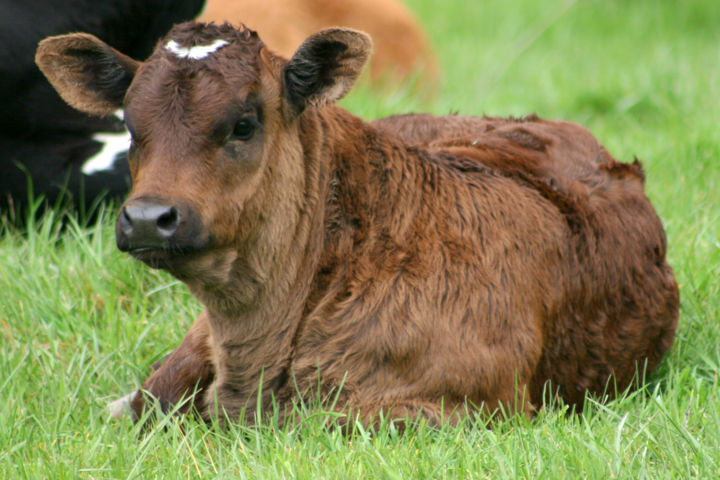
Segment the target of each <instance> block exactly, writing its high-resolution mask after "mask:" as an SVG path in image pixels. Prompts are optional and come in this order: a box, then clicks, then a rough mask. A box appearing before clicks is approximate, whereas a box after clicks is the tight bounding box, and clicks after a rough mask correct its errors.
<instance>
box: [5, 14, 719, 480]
mask: <svg viewBox="0 0 720 480" xmlns="http://www.w3.org/2000/svg"><path fill="white" fill-rule="evenodd" d="M408 3H409V4H410V6H411V7H412V9H413V10H414V11H415V12H416V14H417V15H418V16H419V18H420V19H421V21H422V23H423V24H424V25H425V27H426V29H427V32H428V35H429V37H430V39H431V41H432V43H433V44H434V45H435V48H436V50H437V55H438V58H439V61H440V64H441V65H442V71H443V77H444V79H443V82H442V86H441V88H440V89H439V91H438V92H437V94H436V95H435V96H433V97H424V96H422V95H418V94H417V92H416V91H414V90H413V89H412V88H408V90H407V91H404V92H394V93H393V92H388V93H383V94H378V93H376V92H373V91H370V90H369V89H368V88H366V87H363V86H359V88H356V89H355V91H354V92H353V93H352V94H351V95H350V96H349V97H348V98H347V99H345V100H343V102H342V105H343V106H344V107H346V108H347V109H349V110H350V111H352V112H354V113H355V114H357V115H360V116H362V117H364V118H366V119H372V118H377V117H381V116H385V115H389V114H393V113H403V112H409V111H425V112H431V113H436V114H445V113H448V112H459V113H462V114H470V115H480V114H483V113H486V114H488V115H502V116H506V115H523V114H526V113H530V112H536V113H537V114H538V115H540V116H541V117H546V118H556V119H566V120H572V121H575V122H578V123H581V124H583V125H585V126H587V127H588V128H589V129H590V130H591V131H592V132H593V133H594V134H595V135H596V136H597V137H598V139H599V140H600V141H601V142H602V143H603V144H604V145H605V146H606V147H607V148H608V150H609V151H610V152H611V153H612V154H613V155H614V156H615V157H616V158H618V159H619V160H623V161H632V159H633V157H635V156H637V157H638V158H639V159H640V160H642V161H643V163H644V166H645V169H646V172H647V184H646V190H647V192H648V195H649V197H650V198H651V200H652V202H653V204H654V205H655V207H656V209H657V211H658V213H659V215H660V217H661V218H662V219H663V221H664V223H665V227H666V230H667V234H668V244H669V262H670V264H671V265H672V266H673V267H674V269H675V272H676V275H677V280H678V283H679V284H680V288H681V300H682V306H681V317H680V324H679V329H678V334H677V337H676V341H675V345H674V346H673V348H672V349H671V351H670V353H669V355H668V356H667V357H666V359H665V360H664V361H663V363H662V364H661V366H660V368H659V369H658V370H657V371H656V372H655V373H654V374H653V375H652V376H651V377H650V378H649V379H648V381H647V382H646V383H645V384H644V385H643V387H642V388H641V389H640V390H638V391H636V392H633V393H632V394H629V395H624V396H621V398H619V399H617V400H614V401H611V402H603V401H602V399H597V398H590V399H588V400H587V406H586V408H585V413H584V414H583V416H582V417H578V416H573V415H569V416H568V415H567V414H566V409H565V408H564V407H563V406H562V405H550V406H547V407H546V408H544V409H543V410H542V411H541V412H540V413H539V415H538V416H537V417H536V418H534V419H533V420H527V419H525V418H524V417H523V418H520V417H512V418H509V419H506V420H499V421H496V422H494V423H493V425H492V428H491V429H488V428H486V424H485V422H484V420H483V419H481V418H477V419H474V420H468V421H467V422H466V423H464V424H463V425H461V426H459V427H455V428H452V427H443V428H441V429H433V428H430V427H427V426H426V425H424V424H422V423H419V424H417V425H414V426H413V428H411V429H410V430H409V431H408V432H406V433H405V434H403V435H399V434H397V432H395V431H394V430H393V429H392V428H387V427H384V428H382V429H381V431H380V432H379V433H378V434H376V435H369V434H367V432H364V431H362V430H359V431H358V432H357V433H356V435H354V436H353V437H351V438H347V437H344V436H342V435H341V434H340V432H338V431H337V430H334V429H331V428H330V429H329V428H326V427H325V426H324V421H325V420H326V417H325V416H324V415H323V414H322V413H317V414H312V415H309V416H308V415H304V413H305V412H303V411H302V410H303V407H302V406H300V407H298V410H299V411H298V412H297V413H298V418H301V420H300V421H298V422H297V423H295V424H293V425H287V426H283V427H277V426H276V425H273V420H272V415H271V417H270V419H269V420H268V421H267V422H265V423H263V424H261V425H259V426H253V427H248V426H246V425H234V426H232V427H230V428H228V429H226V430H219V429H216V428H213V427H207V426H205V425H204V424H199V423H197V422H195V421H194V420H192V419H185V420H182V421H178V420H176V419H172V418H169V419H165V420H163V421H162V422H161V423H160V424H159V425H158V426H156V427H155V428H153V429H151V430H149V431H147V432H144V433H141V432H140V429H139V428H138V427H136V426H133V425H132V424H131V422H130V421H129V420H125V421H111V420H109V419H108V417H107V414H106V412H105V405H106V404H107V403H108V402H109V401H111V400H114V399H116V398H117V397H118V396H119V395H121V394H124V393H127V392H129V391H130V390H132V389H134V388H136V386H137V385H138V384H139V383H140V382H141V381H142V379H143V378H145V375H146V373H147V371H148V369H149V367H150V365H151V364H152V363H153V362H154V361H155V360H157V359H158V358H160V357H161V356H163V355H164V354H165V353H167V352H168V351H169V349H171V348H172V347H174V346H175V345H177V343H178V342H179V341H180V339H181V338H182V335H183V334H184V332H185V331H186V330H187V328H188V327H189V325H190V323H191V322H192V319H193V318H194V316H195V315H196V314H197V313H198V312H199V308H200V307H199V304H198V303H197V302H196V301H195V300H193V299H192V298H191V296H190V295H189V293H187V291H186V290H185V288H184V287H183V286H182V285H181V284H180V283H179V282H177V281H175V280H174V279H173V278H171V277H170V276H168V275H165V274H162V273H158V272H156V271H151V270H149V269H148V268H147V267H145V266H144V265H142V264H140V263H139V262H136V261H133V260H131V259H130V258H129V257H127V256H126V255H125V254H122V253H121V252H119V251H118V250H117V249H116V247H115V240H114V228H113V223H114V217H115V208H116V206H113V205H101V206H98V207H97V208H98V209H99V212H100V216H101V222H100V223H99V224H97V225H95V226H91V227H87V226H83V225H82V222H81V221H77V220H76V219H75V218H74V217H72V216H67V215H66V214H65V213H64V212H63V211H62V210H61V209H58V210H56V211H55V212H50V213H48V214H46V215H45V216H43V217H42V218H41V219H39V220H38V221H36V222H31V223H30V225H29V226H28V229H27V232H22V231H19V230H18V229H16V228H15V227H12V226H11V225H9V224H8V223H7V222H4V223H3V224H2V227H0V228H2V233H1V234H0V292H2V293H1V294H0V323H1V325H0V345H1V347H0V371H2V372H3V373H2V375H0V418H2V422H0V471H2V472H3V476H5V477H6V478H58V479H61V478H196V477H207V478H238V477H239V478H332V477H338V478H466V477H469V478H487V477H493V478H666V477H668V478H678V477H679V478H712V477H715V476H717V475H718V472H720V460H719V459H718V454H717V452H718V451H720V399H719V398H718V387H719V385H718V370H719V369H720V347H718V343H719V342H720V314H719V313H720V300H718V286H719V285H720V281H719V279H718V276H719V273H720V231H719V227H718V224H719V223H720V185H718V183H719V181H720V168H719V167H720V166H719V164H718V162H719V159H720V133H718V130H717V125H718V118H720V116H719V115H718V113H717V107H718V99H720V30H718V28H717V25H719V24H720V8H718V7H717V2H716V1H715V0H692V1H688V2H657V1H652V0H638V1H636V2H631V3H628V2H621V1H618V0H612V1H605V2H603V1H596V0H587V1H582V0H578V1H571V0H549V1H546V2H530V1H528V0H513V1H511V2H500V1H496V0H489V1H484V2H467V1H461V0H448V1H446V2H442V4H440V3H438V2H431V1H430V0H411V1H408ZM260 35H261V36H262V32H260ZM62 218H64V219H65V228H64V229H61V228H60V220H61V219H62ZM163 427H164V428H163Z"/></svg>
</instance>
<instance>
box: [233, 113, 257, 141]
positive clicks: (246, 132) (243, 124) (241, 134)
mask: <svg viewBox="0 0 720 480" xmlns="http://www.w3.org/2000/svg"><path fill="white" fill-rule="evenodd" d="M255 128H256V125H255V122H254V121H253V120H252V119H250V118H243V119H240V120H238V122H237V123H236V124H235V127H234V128H233V131H232V135H231V137H230V138H231V140H250V139H251V138H252V136H253V135H254V134H255Z"/></svg>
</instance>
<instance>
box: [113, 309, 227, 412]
mask: <svg viewBox="0 0 720 480" xmlns="http://www.w3.org/2000/svg"><path fill="white" fill-rule="evenodd" d="M209 332H210V331H209V326H208V319H207V313H206V312H203V313H201V314H200V315H199V316H198V317H197V318H196V319H195V322H194V323H193V325H192V326H191V327H190V330H189V331H188V333H187V335H185V338H184V339H183V341H182V343H180V346H179V347H178V348H176V349H175V350H174V351H173V352H172V353H170V355H168V356H167V357H166V359H165V360H164V362H163V363H162V364H161V365H160V366H159V367H158V368H157V369H156V370H155V371H154V372H152V374H151V375H150V377H148V379H147V380H145V381H144V382H143V384H142V387H140V389H139V390H137V391H135V392H133V393H131V394H129V395H126V396H125V397H122V398H121V399H119V400H116V401H114V402H112V403H111V404H110V405H109V406H108V410H109V411H110V414H111V416H112V417H114V418H119V417H122V416H124V415H126V414H127V413H131V414H132V416H133V420H134V421H136V422H137V421H138V420H139V419H140V418H142V416H143V413H144V412H145V409H146V404H147V402H148V400H151V399H152V400H154V401H157V402H158V403H159V405H160V408H161V409H162V411H163V412H165V413H168V412H170V411H172V410H173V409H174V408H175V406H176V405H177V404H178V403H180V402H181V401H183V402H184V403H183V404H182V405H181V406H180V407H178V409H177V412H178V413H187V412H188V411H189V410H190V408H191V407H192V406H193V405H194V403H193V402H194V401H195V399H197V400H198V401H199V400H200V399H201V398H202V395H200V394H199V392H201V391H203V390H204V389H205V388H207V387H208V385H210V383H211V382H212V381H213V379H214V378H215V371H214V368H213V366H212V363H211V360H210V348H209V346H208V336H209ZM195 392H197V394H196V395H195V396H194V397H193V398H189V397H190V396H191V395H192V394H193V393H195ZM148 397H149V398H148ZM198 407H199V409H200V410H202V408H201V406H200V405H198Z"/></svg>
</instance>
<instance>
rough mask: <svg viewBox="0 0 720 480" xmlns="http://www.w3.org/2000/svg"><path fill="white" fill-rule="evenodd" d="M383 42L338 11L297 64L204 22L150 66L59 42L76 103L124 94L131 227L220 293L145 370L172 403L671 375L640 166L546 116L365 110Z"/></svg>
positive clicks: (509, 387) (125, 210)
mask: <svg viewBox="0 0 720 480" xmlns="http://www.w3.org/2000/svg"><path fill="white" fill-rule="evenodd" d="M370 45H371V44H370V40H369V38H368V37H367V36H366V35H365V34H363V33H360V32H357V31H353V30H346V29H330V30H325V31H322V32H319V33H317V34H314V35H312V36H310V37H309V38H308V39H307V40H306V41H305V42H304V43H303V44H302V45H301V46H300V47H299V48H298V50H297V52H296V53H295V54H294V55H293V57H292V58H291V59H290V60H289V61H288V60H285V59H283V58H281V57H278V56H277V55H275V54H273V53H272V52H271V51H269V50H268V49H267V48H266V47H265V46H264V45H263V43H262V42H261V41H260V39H259V38H258V36H257V35H256V34H255V33H254V32H252V31H250V30H248V29H244V28H240V29H234V28H233V27H231V26H230V25H227V24H225V25H222V26H217V25H213V24H210V25H205V24H199V23H186V24H182V25H179V26H177V27H175V28H174V29H173V30H172V31H171V32H170V33H169V34H168V36H167V37H166V38H165V39H164V40H163V41H162V42H161V43H160V44H159V46H158V48H157V49H156V50H155V52H154V53H153V55H152V56H151V57H150V58H149V59H148V60H147V61H146V62H144V63H140V62H136V61H135V60H132V59H130V58H129V57H127V56H125V55H123V54H121V53H119V52H117V51H115V50H113V49H111V48H110V47H108V46H107V45H105V44H104V43H102V42H101V41H100V40H98V39H97V38H95V37H92V36H90V35H86V34H74V35H68V36H60V37H54V38H49V39H46V40H44V41H43V42H42V43H41V44H40V46H39V48H38V53H37V62H38V64H39V65H40V68H41V69H42V70H43V72H44V73H45V74H46V75H47V76H48V78H49V79H50V81H51V83H52V84H53V85H54V86H55V87H56V88H57V89H58V91H59V92H60V94H61V95H62V96H63V98H64V99H65V100H67V101H68V102H69V103H70V104H71V105H73V106H75V107H76V108H79V109H81V110H83V111H87V112H90V113H95V114H103V113H108V112H111V111H113V110H114V109H117V108H119V107H124V108H125V112H126V115H125V119H126V122H127V127H128V129H129V130H130V132H131V133H132V137H133V143H132V148H131V151H130V156H129V162H130V170H131V172H132V177H133V189H132V192H131V194H130V197H129V199H128V200H127V201H126V202H125V203H124V204H123V206H122V208H121V210H120V214H119V218H118V220H117V244H118V247H119V248H120V249H121V250H123V251H127V252H129V253H130V254H131V255H132V256H133V257H135V258H137V259H139V260H141V261H143V262H145V263H146V264H148V265H149V266H151V267H153V268H162V269H164V270H167V271H168V272H170V273H171V274H173V275H174V276H176V277H177V278H179V279H180V280H182V281H183V282H184V283H185V284H186V285H187V286H188V288H189V289H190V291H191V292H192V293H193V294H194V295H195V296H196V297H197V298H198V299H199V300H200V301H201V302H202V303H203V305H204V306H205V311H204V312H203V313H202V314H201V315H200V316H199V317H198V319H197V320H196V321H195V324H194V325H193V326H192V327H191V329H190V331H189V333H188V335H187V336H186V338H185V339H184V340H183V342H182V344H181V345H180V347H179V348H178V349H176V350H175V352H173V353H172V355H171V356H170V357H169V358H168V359H167V360H166V361H165V363H164V364H163V365H162V366H161V367H160V368H159V369H158V370H157V371H156V372H155V373H153V374H152V375H151V376H150V378H149V379H148V380H147V381H146V382H145V383H144V384H143V389H144V390H146V391H148V392H149V393H150V394H152V395H153V396H155V397H156V398H157V399H158V400H159V401H160V403H161V405H162V406H163V408H165V409H170V408H171V407H172V406H173V405H175V404H176V403H177V402H179V401H180V400H181V397H182V396H183V395H187V394H188V393H189V392H191V391H192V389H193V388H195V387H197V388H198V389H199V390H201V391H202V393H201V394H200V395H197V396H196V397H195V406H196V407H197V409H198V410H199V411H200V412H201V413H202V414H203V415H205V416H212V415H214V414H216V413H217V411H216V408H217V407H219V408H220V410H221V411H222V412H225V413H226V414H227V415H229V416H230V418H232V417H236V416H238V415H240V412H241V411H243V409H246V410H245V411H246V414H248V417H249V419H250V420H252V418H253V412H254V410H255V407H256V405H258V397H257V396H258V395H259V403H260V404H261V405H264V406H266V407H267V406H268V405H269V404H270V403H271V401H272V399H274V400H275V401H277V402H279V404H280V405H281V406H287V405H289V404H291V403H292V402H293V401H297V400H298V399H303V398H307V397H315V396H316V395H329V394H331V393H332V394H336V395H337V402H336V408H338V409H340V410H342V411H346V409H348V408H352V409H353V411H355V412H357V411H359V412H360V413H361V415H362V417H363V419H364V420H369V419H372V418H377V414H378V413H379V412H384V414H385V415H387V416H388V417H389V418H393V419H395V418H404V417H406V416H408V415H409V416H411V417H413V416H416V415H422V416H424V417H425V418H427V419H428V420H429V421H431V422H440V421H441V418H443V409H445V414H447V412H451V411H454V410H457V411H462V410H463V409H462V408H461V407H462V406H463V405H470V406H475V407H478V408H485V409H486V411H488V412H492V411H495V410H496V409H498V408H499V407H503V406H505V407H512V408H514V407H517V409H518V410H520V411H524V412H530V411H531V410H532V408H533V407H534V406H537V405H539V404H541V403H542V402H543V400H544V394H546V393H547V394H550V393H552V394H557V395H559V396H560V397H561V398H562V399H564V400H565V401H566V402H567V403H569V404H572V405H577V406H578V407H581V406H582V402H583V399H584V397H585V395H586V392H591V393H602V392H605V391H606V389H608V387H609V382H613V383H611V384H610V389H609V393H612V392H614V391H615V388H619V389H624V388H626V387H628V386H631V385H632V384H633V381H634V380H635V379H636V375H638V373H640V374H642V373H644V372H651V371H652V370H653V369H654V368H655V367H656V366H657V364H658V362H659V361H660V359H661V358H662V356H663V354H664V353H665V352H666V351H667V350H668V348H669V347H670V345H671V344H672V340H673V336H674V332H675V327H676V322H677V315H678V289H677V285H676V283H675V280H674V275H673V272H672V270H671V268H670V267H669V266H668V265H667V263H666V261H665V252H666V244H665V235H664V231H663V228H662V225H661V223H660V220H659V219H658V217H657V215H656V214H655V212H654V210H653V208H652V206H651V205H650V203H649V201H648V199H647V198H646V196H645V195H644V193H643V183H644V175H643V172H642V169H641V166H640V164H639V163H637V162H636V163H635V164H622V163H618V162H617V161H615V160H614V159H613V158H612V157H611V156H610V155H609V154H608V152H606V151H605V149H604V148H603V147H602V146H600V145H599V144H598V143H597V141H596V140H595V139H594V138H593V137H592V135H590V133H588V132H587V131H586V130H585V129H583V128H582V127H580V126H578V125H574V124H571V123H565V122H552V121H545V120H541V119H539V118H537V117H534V116H531V117H527V118H524V119H517V120H513V119H493V118H470V117H458V116H449V117H440V118H431V117H423V116H404V117H392V118H391V119H387V120H381V121H378V122H375V124H374V125H373V124H368V123H365V122H363V121H362V120H361V119H359V118H357V117H354V116H353V115H351V114H350V113H348V112H346V111H344V110H343V109H341V108H338V107H336V106H334V105H333V102H334V101H335V100H337V99H338V98H340V97H342V96H343V95H344V94H345V93H346V92H347V91H348V90H349V89H350V87H351V86H352V84H353V82H354V80H355V79H356V78H357V76H358V75H359V73H360V71H361V68H362V66H363V64H364V63H365V61H366V59H367V57H368V55H369V52H370V48H371V47H370ZM419 125H423V126H422V128H418V126H419ZM341 386H342V388H341ZM546 389H547V390H546ZM338 390H340V391H339V393H338ZM129 399H130V400H131V405H132V407H133V409H134V411H135V413H136V414H139V413H141V411H142V409H143V404H144V401H145V399H144V397H143V395H142V394H140V393H137V394H134V395H131V396H130V397H129ZM481 406H482V407H481Z"/></svg>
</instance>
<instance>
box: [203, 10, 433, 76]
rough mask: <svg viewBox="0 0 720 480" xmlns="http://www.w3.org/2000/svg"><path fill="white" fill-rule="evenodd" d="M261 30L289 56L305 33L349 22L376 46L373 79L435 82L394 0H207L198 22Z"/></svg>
mask: <svg viewBox="0 0 720 480" xmlns="http://www.w3.org/2000/svg"><path fill="white" fill-rule="evenodd" d="M240 20H242V21H243V23H245V25H247V26H248V27H249V28H252V29H253V30H256V31H258V32H260V33H261V34H262V37H263V42H264V43H265V44H266V45H267V46H269V47H270V48H271V49H272V50H273V51H274V52H276V53H279V54H280V55H283V56H287V57H289V56H291V55H292V54H293V53H294V52H295V50H297V48H298V46H300V44H301V43H302V42H303V40H305V38H307V36H308V35H310V34H311V33H314V32H317V31H319V30H322V29H324V28H329V27H337V26H342V27H350V28H356V29H359V30H363V31H365V32H367V33H368V34H370V36H372V39H373V43H374V44H375V47H376V48H377V52H376V53H375V54H374V55H373V56H372V59H371V61H370V64H369V72H370V77H371V79H372V80H374V81H376V82H381V83H382V82H389V83H390V84H399V83H400V82H403V81H407V80H408V79H409V78H411V77H412V76H413V75H416V74H417V75H418V80H420V81H421V84H422V86H424V87H429V88H430V89H432V87H433V86H434V85H435V84H437V82H438V67H437V62H436V60H435V55H434V53H433V52H432V48H431V47H430V44H429V43H428V40H427V38H426V36H425V33H424V32H423V29H422V27H421V26H420V24H419V23H418V21H417V20H416V19H415V18H414V17H413V15H412V12H411V11H410V10H409V9H408V8H407V7H406V6H405V5H404V4H403V3H402V2H401V1H400V0H361V1H358V0H354V1H347V0H262V1H258V0H207V2H206V4H205V11H204V12H203V14H202V15H201V16H200V21H203V22H211V21H212V22H216V23H217V22H225V21H228V22H231V23H233V22H236V21H240Z"/></svg>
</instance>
